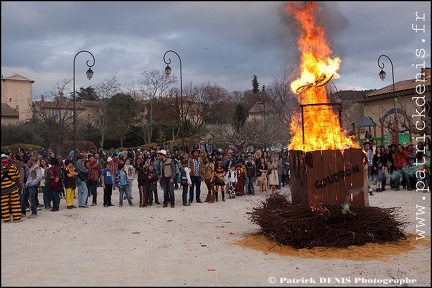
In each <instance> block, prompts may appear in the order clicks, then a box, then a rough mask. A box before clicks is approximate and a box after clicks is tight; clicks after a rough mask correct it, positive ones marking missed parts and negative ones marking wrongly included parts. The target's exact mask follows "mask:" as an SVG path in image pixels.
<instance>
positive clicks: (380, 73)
mask: <svg viewBox="0 0 432 288" xmlns="http://www.w3.org/2000/svg"><path fill="white" fill-rule="evenodd" d="M381 57H385V58H387V59H388V60H389V61H390V65H391V72H392V81H393V113H394V114H395V115H394V119H395V121H396V119H397V115H396V113H397V111H396V101H397V99H396V95H394V94H395V81H394V71H393V62H392V60H391V59H390V57H388V56H387V55H384V54H383V55H381V56H379V57H378V67H379V68H381V71H380V72H379V74H378V75H379V77H380V79H381V80H382V81H384V79H385V77H386V72H384V70H383V69H384V62H381V63H380V59H381ZM396 128H397V127H396ZM381 137H384V135H381ZM381 141H382V140H381ZM396 142H398V140H397V132H396Z"/></svg>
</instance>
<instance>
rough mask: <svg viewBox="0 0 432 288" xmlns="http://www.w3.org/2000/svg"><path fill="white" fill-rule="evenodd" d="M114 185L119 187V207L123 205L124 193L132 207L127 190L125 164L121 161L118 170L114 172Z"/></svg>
mask: <svg viewBox="0 0 432 288" xmlns="http://www.w3.org/2000/svg"><path fill="white" fill-rule="evenodd" d="M115 185H116V187H118V188H119V207H122V206H123V196H124V195H126V199H127V201H128V203H129V206H131V207H133V206H134V205H133V203H132V199H131V195H129V193H128V192H127V185H128V178H127V173H126V171H125V164H124V163H122V162H121V163H119V164H118V171H117V173H116V174H115Z"/></svg>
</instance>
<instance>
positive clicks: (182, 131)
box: [163, 50, 185, 153]
mask: <svg viewBox="0 0 432 288" xmlns="http://www.w3.org/2000/svg"><path fill="white" fill-rule="evenodd" d="M169 52H171V53H174V54H175V55H177V57H178V59H179V62H180V121H181V133H182V151H183V153H185V143H184V117H183V76H182V62H181V58H180V56H179V54H177V52H175V51H173V50H168V51H166V52H165V54H164V56H163V60H164V62H165V64H167V67H166V68H165V75H166V76H169V75H170V74H171V67H170V66H169V64H171V58H168V61H167V60H165V56H166V54H167V53H169Z"/></svg>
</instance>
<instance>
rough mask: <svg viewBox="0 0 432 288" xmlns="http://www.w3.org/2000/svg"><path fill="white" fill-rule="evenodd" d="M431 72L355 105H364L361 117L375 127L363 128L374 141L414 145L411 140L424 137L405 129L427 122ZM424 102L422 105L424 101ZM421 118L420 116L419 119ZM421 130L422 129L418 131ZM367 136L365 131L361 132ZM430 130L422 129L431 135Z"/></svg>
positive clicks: (391, 86) (386, 89)
mask: <svg viewBox="0 0 432 288" xmlns="http://www.w3.org/2000/svg"><path fill="white" fill-rule="evenodd" d="M430 77H431V75H430V68H425V69H422V70H421V73H418V74H417V75H416V77H415V78H414V79H409V80H403V81H399V82H396V83H394V89H393V83H392V84H390V85H388V86H385V87H383V88H381V89H378V90H375V91H373V92H370V93H367V94H366V95H365V98H364V99H362V100H359V101H358V103H362V104H363V110H364V116H365V117H370V118H371V120H372V122H374V123H376V126H374V127H372V126H371V127H369V128H368V127H366V128H365V127H363V128H362V129H364V130H371V131H370V132H371V133H372V134H375V135H372V136H373V137H375V138H376V139H377V140H379V141H382V142H381V143H382V144H384V146H387V145H388V144H391V143H394V144H399V143H401V144H403V143H405V142H413V143H414V142H416V141H414V139H413V137H416V136H423V135H421V134H419V133H417V134H416V133H412V132H410V131H409V130H413V129H408V128H413V127H415V126H416V125H417V128H421V124H420V122H419V121H423V120H426V119H429V123H430V117H431V114H430V105H431V90H430V89H431V78H430ZM423 100H424V101H423ZM422 114H423V115H422ZM420 130H421V129H420ZM359 132H360V131H359ZM362 132H366V131H362ZM430 133H431V132H430V129H424V133H423V134H426V135H430Z"/></svg>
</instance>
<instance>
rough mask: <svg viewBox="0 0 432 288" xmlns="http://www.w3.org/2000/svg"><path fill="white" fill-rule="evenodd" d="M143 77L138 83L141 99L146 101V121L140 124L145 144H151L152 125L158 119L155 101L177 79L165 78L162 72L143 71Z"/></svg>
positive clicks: (172, 76)
mask: <svg viewBox="0 0 432 288" xmlns="http://www.w3.org/2000/svg"><path fill="white" fill-rule="evenodd" d="M142 75H143V76H144V78H143V80H142V81H140V82H139V83H140V84H141V85H143V87H142V95H143V99H144V100H147V101H146V102H148V105H147V107H146V108H147V110H148V111H147V112H148V113H147V115H146V116H147V121H146V122H144V121H143V122H142V125H144V127H143V128H147V129H146V132H147V133H146V134H147V135H146V136H147V143H150V142H151V137H152V135H153V123H154V121H155V119H156V118H157V117H158V115H157V111H158V110H157V109H156V106H155V105H156V103H157V101H156V99H157V98H159V97H161V96H162V95H163V94H164V92H165V90H166V89H168V87H169V85H171V84H173V83H176V82H177V78H176V77H175V76H174V75H170V76H167V75H166V74H165V72H164V71H160V70H152V71H145V72H143V73H142Z"/></svg>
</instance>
